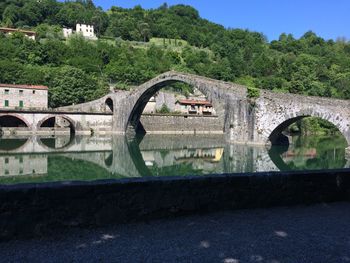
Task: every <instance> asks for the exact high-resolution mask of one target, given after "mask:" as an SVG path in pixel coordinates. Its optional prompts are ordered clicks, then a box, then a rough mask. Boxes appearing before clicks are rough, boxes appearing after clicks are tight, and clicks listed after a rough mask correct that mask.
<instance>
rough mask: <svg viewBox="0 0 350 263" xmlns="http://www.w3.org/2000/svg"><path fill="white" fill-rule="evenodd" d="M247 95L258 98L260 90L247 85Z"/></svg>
mask: <svg viewBox="0 0 350 263" xmlns="http://www.w3.org/2000/svg"><path fill="white" fill-rule="evenodd" d="M247 97H248V98H250V99H252V98H259V97H260V90H259V89H257V88H252V87H247Z"/></svg>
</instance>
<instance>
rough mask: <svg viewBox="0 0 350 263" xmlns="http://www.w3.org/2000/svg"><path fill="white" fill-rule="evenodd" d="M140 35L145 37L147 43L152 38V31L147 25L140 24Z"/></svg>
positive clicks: (144, 40)
mask: <svg viewBox="0 0 350 263" xmlns="http://www.w3.org/2000/svg"><path fill="white" fill-rule="evenodd" d="M139 30H140V34H141V35H142V37H143V42H146V41H147V40H148V39H149V38H150V34H151V30H150V27H149V25H148V24H147V23H141V24H139Z"/></svg>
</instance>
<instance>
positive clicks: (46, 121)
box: [36, 114, 77, 134]
mask: <svg viewBox="0 0 350 263" xmlns="http://www.w3.org/2000/svg"><path fill="white" fill-rule="evenodd" d="M57 125H59V126H60V127H62V128H70V132H71V134H74V133H75V131H76V129H77V123H76V122H75V121H74V120H72V119H71V118H70V117H68V116H66V115H61V114H60V115H55V114H50V115H48V116H46V117H45V118H43V119H41V120H40V121H39V122H38V123H37V125H36V128H37V130H40V129H41V128H43V127H51V128H52V127H55V126H57Z"/></svg>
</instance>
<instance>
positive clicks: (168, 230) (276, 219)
mask: <svg viewBox="0 0 350 263" xmlns="http://www.w3.org/2000/svg"><path fill="white" fill-rule="evenodd" d="M349 221H350V203H332V204H326V203H323V204H317V205H312V206H293V207H279V208H269V209H255V210H238V211H232V212H218V213H212V214H205V215H196V216H188V217H179V218H175V219H163V220H156V221H150V222H145V223H135V224H126V225H119V226H113V227H107V228H100V229H85V230H83V229H76V230H71V231H63V232H60V233H56V234H55V235H52V236H50V237H48V238H42V239H40V238H38V239H33V240H24V241H11V242H6V243H1V246H0V254H1V261H2V262H152V263H153V262H201V263H202V262H225V263H229V262H230V263H244V262H270V263H271V262H274V263H277V262H279V263H295V262H298V263H303V262H305V263H312V262H315V263H316V262H317V263H319V262H327V263H333V262H334V263H335V262H336V263H341V262H349V261H350V228H349Z"/></svg>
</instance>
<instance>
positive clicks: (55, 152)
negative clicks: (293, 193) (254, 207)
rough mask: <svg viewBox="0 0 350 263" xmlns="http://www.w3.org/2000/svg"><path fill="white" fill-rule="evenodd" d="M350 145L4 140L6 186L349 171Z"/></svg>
mask: <svg viewBox="0 0 350 263" xmlns="http://www.w3.org/2000/svg"><path fill="white" fill-rule="evenodd" d="M330 142H333V143H330ZM345 146H346V144H342V141H341V139H337V138H336V137H333V138H326V137H313V138H312V139H310V138H300V137H294V138H293V141H292V143H291V144H290V146H289V147H288V146H284V148H283V147H278V146H273V147H272V148H271V149H270V150H267V149H266V148H265V147H253V146H246V145H235V144H227V143H226V142H225V140H224V138H223V137H222V136H190V135H187V136H181V137H179V136H171V135H163V136H160V135H146V136H144V137H143V138H142V139H139V138H136V139H135V140H132V141H128V140H127V138H126V137H123V136H113V137H107V136H106V137H78V136H75V137H72V138H71V137H60V136H57V137H55V138H47V137H46V138H45V137H30V138H24V139H14V138H1V139H0V165H1V167H0V184H1V183H25V182H46V181H67V180H68V181H71V180H99V179H111V178H113V179H118V178H124V177H141V176H181V175H183V176H186V175H203V174H221V173H242V172H261V171H277V170H305V169H330V168H343V167H349V164H348V163H347V161H346V159H345V150H344V149H345ZM33 175H40V176H33Z"/></svg>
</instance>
